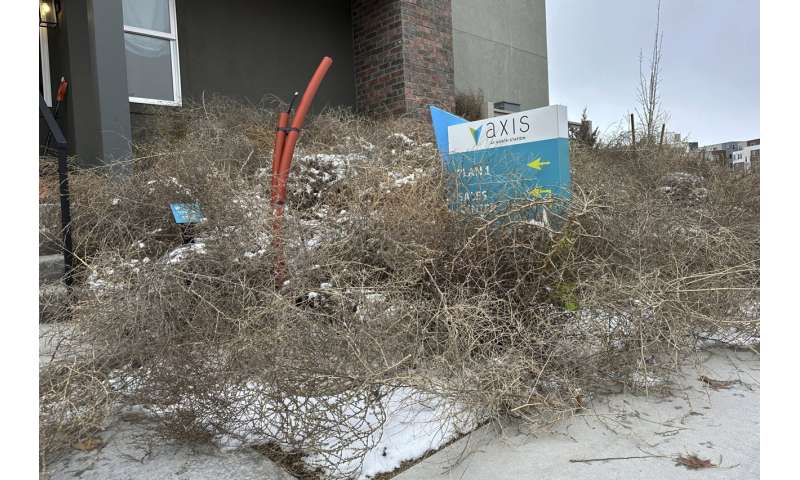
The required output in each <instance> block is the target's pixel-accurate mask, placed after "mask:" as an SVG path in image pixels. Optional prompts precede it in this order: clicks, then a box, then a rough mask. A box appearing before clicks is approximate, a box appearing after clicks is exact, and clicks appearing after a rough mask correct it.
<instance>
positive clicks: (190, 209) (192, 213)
mask: <svg viewBox="0 0 800 480" xmlns="http://www.w3.org/2000/svg"><path fill="white" fill-rule="evenodd" d="M169 208H170V209H171V210H172V217H173V218H174V219H175V223H177V224H179V225H184V224H189V223H201V222H203V221H204V220H205V219H206V217H205V215H203V211H202V210H201V209H200V204H199V203H170V204H169Z"/></svg>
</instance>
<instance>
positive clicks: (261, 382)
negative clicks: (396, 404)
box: [41, 99, 759, 474]
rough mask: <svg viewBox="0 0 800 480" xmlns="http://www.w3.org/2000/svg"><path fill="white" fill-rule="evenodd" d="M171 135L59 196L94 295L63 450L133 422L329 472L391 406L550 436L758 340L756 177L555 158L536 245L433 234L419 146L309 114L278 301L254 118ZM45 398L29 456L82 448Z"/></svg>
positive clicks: (224, 116)
mask: <svg viewBox="0 0 800 480" xmlns="http://www.w3.org/2000/svg"><path fill="white" fill-rule="evenodd" d="M184 120H185V122H186V124H185V125H184V126H182V127H180V128H177V127H176V128H173V130H174V131H178V132H183V133H182V134H180V135H178V136H176V137H174V138H160V139H157V141H155V142H154V143H153V144H149V145H141V146H138V147H137V152H138V155H139V157H138V158H137V159H136V160H135V161H134V163H133V174H132V175H130V176H128V177H124V178H110V177H109V176H108V175H107V174H106V172H104V171H102V170H95V171H83V172H81V173H79V174H77V175H75V177H74V180H73V183H72V185H73V191H74V192H75V211H76V213H75V230H74V232H75V233H74V235H75V238H76V241H77V242H78V244H79V245H80V247H79V252H78V253H79V255H80V257H81V259H82V265H83V267H82V270H81V277H80V280H79V282H81V283H82V284H83V285H86V284H87V282H90V281H91V282H92V285H94V288H93V289H89V288H84V289H82V290H81V291H80V292H79V293H77V295H78V297H79V301H78V302H77V303H76V304H75V305H74V306H73V317H74V322H75V325H76V328H75V335H76V336H77V337H78V338H77V339H76V343H74V344H82V345H91V346H92V357H91V359H89V360H85V361H83V362H82V363H81V364H80V377H72V378H76V379H77V378H84V379H86V384H85V386H84V387H80V395H79V396H80V401H78V400H75V401H74V402H72V401H71V403H69V405H78V404H80V405H84V406H85V408H86V409H88V410H87V411H89V412H91V415H90V418H91V419H92V420H91V421H87V422H86V423H85V424H84V427H85V428H86V429H90V428H92V427H96V426H97V425H98V422H97V421H96V419H99V418H101V417H102V416H103V414H105V412H107V406H108V405H109V404H110V403H111V402H112V401H114V402H127V403H132V404H143V405H150V406H155V407H156V408H155V410H156V411H158V412H159V417H160V418H161V419H162V420H163V424H164V425H165V428H166V430H167V431H168V432H169V433H171V434H172V435H174V436H178V437H184V438H185V437H191V438H210V437H215V436H219V435H224V434H228V435H236V434H240V433H241V432H248V433H250V434H253V435H257V436H260V437H267V438H269V439H270V440H271V441H274V442H275V443H278V444H281V445H283V446H284V448H288V449H290V450H291V449H301V450H302V451H303V452H305V453H307V454H324V455H326V457H325V458H329V459H334V460H331V462H338V463H339V464H343V463H345V462H346V461H347V460H350V459H358V458H359V455H363V453H364V452H365V451H366V450H367V448H368V447H369V445H366V444H365V445H363V447H362V448H360V449H355V450H351V451H347V452H341V451H338V450H337V448H341V446H342V445H350V444H353V443H354V442H355V443H357V442H359V441H362V440H364V439H365V438H366V433H365V431H364V430H363V425H362V426H358V427H357V426H354V425H359V424H358V421H357V420H358V419H359V418H362V417H363V416H365V415H367V414H368V413H370V412H373V413H375V412H377V413H376V415H377V417H378V418H380V417H381V415H382V414H383V413H382V412H381V411H380V408H381V404H380V401H379V399H380V397H381V396H383V395H385V394H386V393H387V392H389V391H390V390H392V389H394V388H396V387H398V386H411V387H414V388H415V389H417V390H419V391H422V392H429V393H433V394H436V395H438V396H440V397H443V398H446V399H448V400H449V401H451V402H452V403H453V404H454V405H459V406H460V408H462V409H466V410H467V412H469V414H470V415H471V416H473V417H474V418H475V419H476V420H478V421H485V420H491V419H500V418H503V417H507V416H509V415H511V416H516V417H521V418H524V419H527V420H530V421H532V422H540V421H543V420H548V421H552V420H554V419H557V418H559V416H562V415H569V414H571V413H572V412H573V410H574V409H576V408H580V405H581V400H580V399H581V398H583V397H582V396H583V395H586V394H590V393H591V392H593V391H598V390H600V389H602V388H605V387H607V386H609V385H613V386H615V387H622V388H627V389H634V390H641V391H645V390H647V389H648V388H650V387H649V381H648V379H651V378H656V377H657V378H668V377H669V375H670V373H671V372H672V371H673V369H674V368H675V366H676V365H677V364H678V363H679V361H680V360H681V359H682V358H683V357H684V356H685V355H686V354H687V353H688V352H691V351H692V350H693V349H695V348H697V346H698V338H699V337H700V336H706V337H707V336H711V335H714V334H715V332H716V333H719V332H732V333H731V335H739V336H757V335H758V333H759V315H758V286H759V177H758V175H757V174H753V175H742V174H739V173H733V172H730V171H728V170H725V169H723V168H721V167H718V166H715V165H711V164H708V163H699V162H697V161H696V160H695V159H693V158H692V157H688V156H685V155H682V154H680V153H678V152H676V151H673V150H669V149H665V150H664V151H660V152H659V151H658V150H651V151H650V150H643V151H639V152H636V153H635V154H632V153H631V152H628V151H627V150H624V149H614V148H609V147H605V148H596V149H592V150H590V151H587V150H576V151H575V152H573V159H572V162H573V178H574V196H573V198H572V200H571V202H570V203H569V205H567V206H566V207H565V208H566V210H565V214H564V216H565V219H564V222H563V226H562V228H561V229H560V230H559V231H552V230H549V229H545V228H543V227H540V226H536V225H532V224H529V223H526V222H523V221H506V222H489V221H487V220H482V219H480V218H478V217H475V216H468V215H463V214H460V213H457V212H453V211H450V210H448V208H447V201H446V195H445V185H446V182H447V179H446V178H445V177H444V176H443V175H442V172H441V160H440V159H439V155H438V152H437V151H436V149H435V146H434V145H433V143H432V142H433V139H432V135H431V132H430V127H429V125H427V124H425V123H421V122H417V121H414V120H409V119H399V120H388V121H376V120H369V119H363V118H359V117H356V116H353V115H352V114H350V113H347V112H344V111H330V112H327V113H325V114H323V115H321V116H319V117H317V118H315V119H314V120H313V121H312V122H311V123H310V125H309V127H308V129H307V130H306V131H305V132H304V134H303V136H302V137H301V141H300V144H299V151H298V152H297V154H296V161H295V163H294V165H293V173H292V177H291V180H290V182H291V185H290V193H289V201H288V205H289V208H288V212H289V214H288V217H287V224H286V238H287V243H288V244H287V253H288V258H289V265H288V267H289V273H290V279H291V280H290V283H288V284H287V285H283V286H277V287H279V288H277V289H276V285H274V281H273V276H272V261H273V258H274V252H273V251H272V248H271V237H270V232H271V230H270V226H271V215H270V211H269V208H268V190H267V188H268V184H269V176H268V175H267V174H266V172H267V170H266V169H268V168H269V161H270V158H271V141H272V140H271V135H272V134H273V132H274V129H273V125H274V122H273V120H274V114H273V113H272V112H271V111H270V110H268V109H266V108H255V107H244V106H241V105H237V104H235V103H232V102H230V101H227V100H220V99H217V100H215V101H213V102H212V101H209V102H207V103H206V104H205V105H194V106H190V107H188V108H187V109H186V111H185V117H184ZM399 133H402V135H400V134H399ZM333 154H337V155H339V157H333V158H334V160H332V157H327V156H325V155H333ZM337 159H338V160H337ZM676 172H684V173H685V174H686V175H675V173H676ZM173 179H174V180H173ZM117 199H118V200H117ZM170 201H199V202H200V203H201V204H202V206H203V210H204V212H205V214H206V216H207V217H208V221H207V222H206V223H204V224H203V225H202V226H200V227H199V228H198V231H197V235H198V238H199V241H200V242H202V244H203V245H204V247H203V249H202V250H194V251H185V252H183V255H182V259H181V261H179V262H174V263H171V262H170V261H169V258H170V257H169V256H168V254H169V252H171V251H173V252H174V249H175V248H176V247H178V246H179V245H180V241H179V238H178V232H177V231H176V230H175V228H174V227H173V226H172V225H171V221H170V213H169V209H168V207H167V205H168V203H169V202H170ZM173 258H174V256H173ZM726 334H727V333H726ZM63 368H65V366H64V365H63V364H62V363H60V362H54V363H53V364H51V366H50V367H49V368H48V369H45V370H44V371H43V373H42V375H44V377H43V378H45V379H54V378H57V377H56V376H54V375H55V373H54V372H59V371H60V370H58V369H63ZM109 379H114V381H113V382H112V383H109ZM79 383H81V385H83V382H79ZM45 385H46V386H47V387H46V388H45V390H43V393H42V423H41V425H42V430H41V431H42V433H41V438H42V442H43V443H42V449H43V452H45V453H43V455H50V454H51V453H52V454H55V452H57V450H58V449H56V448H55V446H57V445H64V444H69V443H70V442H68V441H66V438H67V437H68V435H67V433H71V434H79V433H82V432H83V430H70V429H69V428H66V426H65V425H67V423H69V422H66V420H65V418H66V417H65V415H66V413H65V412H64V411H62V410H61V409H62V407H63V406H64V405H65V404H64V403H61V402H62V400H63V399H64V398H66V397H70V398H72V397H73V396H74V395H78V393H77V392H76V390H75V389H76V388H78V387H77V384H76V383H71V384H69V385H65V384H63V383H59V382H54V381H53V380H48V381H47V382H45ZM100 385H103V386H104V387H103V388H99V386H100ZM245 385H251V386H252V385H256V386H258V387H257V388H256V387H254V388H252V389H245V390H246V393H245V394H242V393H241V392H242V389H243V388H244V387H243V386H245ZM235 392H239V393H235ZM236 395H245V398H246V399H247V409H252V411H257V412H259V414H258V415H259V416H260V418H262V419H266V426H265V424H262V423H259V424H255V423H252V422H251V419H249V418H243V417H242V415H241V413H242V412H241V405H242V404H241V397H237V396H236ZM75 398H77V397H75ZM321 398H324V399H327V400H328V401H316V400H315V399H321ZM376 409H377V410H376ZM65 422H66V423H65ZM54 432H55V433H54ZM60 432H66V433H64V434H63V435H62V434H61V433H60ZM330 438H334V439H337V440H338V442H336V443H334V444H330V443H329V442H326V439H330ZM43 460H44V457H43ZM347 473H348V472H344V474H347ZM349 473H352V472H349Z"/></svg>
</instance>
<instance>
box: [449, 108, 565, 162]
mask: <svg viewBox="0 0 800 480" xmlns="http://www.w3.org/2000/svg"><path fill="white" fill-rule="evenodd" d="M447 133H448V138H449V147H448V148H449V153H462V152H474V151H477V150H485V149H489V148H498V147H508V146H512V145H518V144H521V143H530V142H538V141H541V140H549V139H554V138H565V139H566V138H569V132H568V130H567V107H565V106H563V105H551V106H549V107H544V108H537V109H534V110H526V111H524V112H517V113H513V114H510V115H503V116H500V117H492V118H487V119H485V120H477V121H474V122H468V123H459V124H457V125H451V126H449V127H448V128H447Z"/></svg>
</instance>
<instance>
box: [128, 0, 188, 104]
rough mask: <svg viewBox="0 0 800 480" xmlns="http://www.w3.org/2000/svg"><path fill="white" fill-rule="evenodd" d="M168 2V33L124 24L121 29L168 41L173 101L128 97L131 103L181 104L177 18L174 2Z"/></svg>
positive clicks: (169, 0) (171, 0) (170, 0)
mask: <svg viewBox="0 0 800 480" xmlns="http://www.w3.org/2000/svg"><path fill="white" fill-rule="evenodd" d="M168 2H169V30H170V33H166V32H160V31H158V30H150V29H149V28H140V27H131V26H128V25H125V24H123V25H122V29H123V30H124V31H125V33H132V34H135V35H142V36H146V37H153V38H160V39H162V40H169V45H170V57H171V59H172V92H173V95H174V100H161V99H157V98H143V97H128V101H129V102H131V103H146V104H149V105H167V106H172V107H180V106H181V105H182V104H183V99H182V97H181V60H180V57H178V21H177V16H176V14H175V0H168ZM126 74H127V72H126Z"/></svg>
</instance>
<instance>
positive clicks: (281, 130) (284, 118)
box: [269, 112, 289, 207]
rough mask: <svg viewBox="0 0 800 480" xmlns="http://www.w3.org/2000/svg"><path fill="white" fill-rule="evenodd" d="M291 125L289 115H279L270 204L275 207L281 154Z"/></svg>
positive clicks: (282, 113)
mask: <svg viewBox="0 0 800 480" xmlns="http://www.w3.org/2000/svg"><path fill="white" fill-rule="evenodd" d="M287 125H289V114H288V113H287V112H281V113H279V114H278V129H277V130H276V132H275V148H274V150H273V151H272V180H271V184H270V189H269V191H270V203H271V205H272V206H273V207H274V206H275V199H276V198H277V196H276V194H277V193H278V192H277V185H278V170H279V169H280V166H281V153H282V152H283V144H284V142H285V141H286V126H287Z"/></svg>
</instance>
